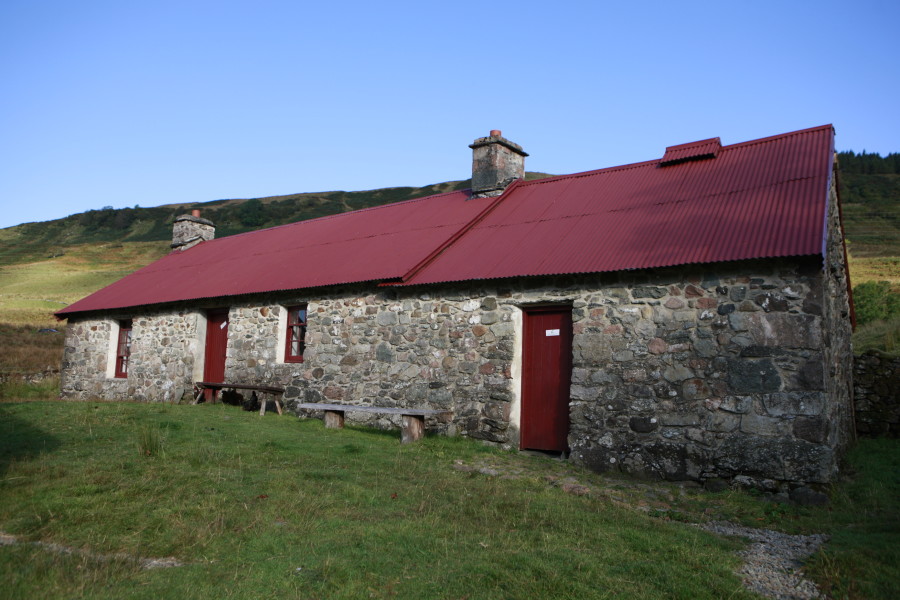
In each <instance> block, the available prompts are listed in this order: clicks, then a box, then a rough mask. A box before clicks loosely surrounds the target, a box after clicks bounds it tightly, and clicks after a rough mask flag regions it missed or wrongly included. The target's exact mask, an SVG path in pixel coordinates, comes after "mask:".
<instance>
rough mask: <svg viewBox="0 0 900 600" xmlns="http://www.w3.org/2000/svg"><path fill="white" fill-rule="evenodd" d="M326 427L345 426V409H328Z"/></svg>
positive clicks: (339, 427)
mask: <svg viewBox="0 0 900 600" xmlns="http://www.w3.org/2000/svg"><path fill="white" fill-rule="evenodd" d="M325 427H327V428H328V429H341V428H343V427H344V411H342V410H326V411H325Z"/></svg>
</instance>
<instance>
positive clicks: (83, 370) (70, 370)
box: [59, 319, 128, 400]
mask: <svg viewBox="0 0 900 600" xmlns="http://www.w3.org/2000/svg"><path fill="white" fill-rule="evenodd" d="M114 322H115V321H114V320H112V319H77V320H76V319H71V320H69V324H68V327H67V328H66V342H65V349H64V350H63V359H62V368H61V370H60V381H59V389H60V396H61V397H62V398H71V399H79V400H86V399H90V398H105V399H108V400H125V399H127V398H128V381H127V380H125V379H113V378H107V376H106V373H107V358H108V355H109V352H110V337H111V335H113V333H112V332H113V329H114V327H113V325H114Z"/></svg>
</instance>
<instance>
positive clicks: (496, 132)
mask: <svg viewBox="0 0 900 600" xmlns="http://www.w3.org/2000/svg"><path fill="white" fill-rule="evenodd" d="M502 135H503V132H502V131H500V130H499V129H491V137H502Z"/></svg>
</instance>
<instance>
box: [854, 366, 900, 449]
mask: <svg viewBox="0 0 900 600" xmlns="http://www.w3.org/2000/svg"><path fill="white" fill-rule="evenodd" d="M853 368H854V375H853V381H854V383H855V386H854V387H855V398H854V400H855V405H856V431H857V433H859V435H864V436H879V435H886V436H889V437H900V392H898V390H900V358H890V357H887V356H883V355H881V354H880V353H878V352H874V351H873V352H867V353H866V354H863V355H861V356H857V357H856V359H855V361H854V365H853Z"/></svg>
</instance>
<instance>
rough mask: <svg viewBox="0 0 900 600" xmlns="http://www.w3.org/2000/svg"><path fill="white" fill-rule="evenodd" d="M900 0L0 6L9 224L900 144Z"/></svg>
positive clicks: (264, 0) (2, 167)
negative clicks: (519, 153) (506, 155)
mask: <svg viewBox="0 0 900 600" xmlns="http://www.w3.org/2000/svg"><path fill="white" fill-rule="evenodd" d="M898 31H900V2H896V0H891V1H868V0H857V1H855V2H849V1H847V0H844V1H842V2H831V1H819V2H808V1H795V2H792V1H785V0H781V1H778V2H770V1H768V0H764V1H757V2H729V1H724V0H723V1H716V2H691V1H687V2H655V1H644V2H634V3H630V2H565V1H560V2H556V3H550V2H529V1H524V0H519V1H516V2H507V1H505V0H496V1H493V2H484V1H481V2H469V1H465V0H457V1H454V2H441V3H437V2H435V3H431V2H425V1H422V0H420V1H418V2H391V1H389V0H386V1H385V2H379V3H376V2H338V1H334V2H330V3H326V2H301V1H294V2H290V1H281V0H253V1H252V2H251V1H247V2H236V1H228V0H217V1H214V2H212V1H210V2H207V1H191V0H180V1H178V2H170V1H167V0H160V1H154V2H141V3H139V2H128V1H125V2H123V1H122V0H115V1H109V2H105V1H96V0H81V1H79V2H71V1H55V0H45V1H41V0H4V1H3V2H2V3H0V82H2V88H3V92H2V94H0V206H2V208H3V210H2V211H0V227H8V226H11V225H16V224H18V223H22V222H28V221H44V220H49V219H55V218H60V217H64V216H66V215H69V214H74V213H78V212H83V211H85V210H89V209H92V208H94V209H96V208H101V207H103V206H114V207H117V208H119V207H126V206H135V205H140V206H156V205H159V204H168V203H175V202H184V203H190V202H206V201H209V200H215V199H219V198H251V197H259V196H267V195H276V194H289V193H295V192H315V191H327V190H364V189H375V188H381V187H389V186H404V185H414V186H420V185H426V184H429V183H437V182H441V181H448V180H455V179H465V178H467V177H468V176H469V174H470V170H471V154H470V152H471V151H470V150H469V148H468V147H467V146H468V144H470V143H471V142H472V140H473V139H475V138H476V137H481V136H484V135H487V134H488V132H489V130H491V129H501V130H502V131H503V134H504V136H506V137H507V138H509V139H511V140H513V141H515V142H517V143H519V144H521V145H522V146H523V147H524V148H525V150H526V151H527V152H529V154H530V155H531V156H530V157H529V158H528V159H527V162H526V168H527V169H528V170H531V171H544V172H547V173H572V172H578V171H585V170H590V169H597V168H602V167H608V166H614V165H619V164H625V163H630V162H636V161H641V160H650V159H654V158H658V157H660V156H662V154H663V152H664V150H665V147H666V146H669V145H673V144H680V143H684V142H690V141H694V140H698V139H703V138H708V137H715V136H719V137H721V138H722V142H723V143H725V144H730V143H736V142H742V141H746V140H750V139H755V138H760V137H765V136H768V135H774V134H778V133H784V132H787V131H793V130H797V129H804V128H807V127H813V126H817V125H823V124H826V123H833V124H834V126H835V128H836V131H837V142H836V145H837V148H838V149H840V150H848V149H852V150H855V151H857V152H859V151H862V150H863V149H865V150H867V151H869V152H880V153H881V154H887V153H889V152H898V151H900V110H898V105H900V72H898V71H900V69H898V67H897V65H898V59H900V34H898Z"/></svg>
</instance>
